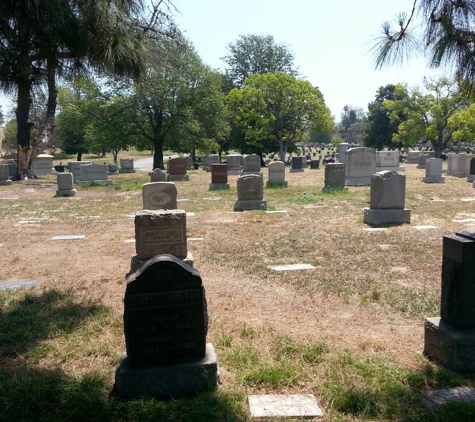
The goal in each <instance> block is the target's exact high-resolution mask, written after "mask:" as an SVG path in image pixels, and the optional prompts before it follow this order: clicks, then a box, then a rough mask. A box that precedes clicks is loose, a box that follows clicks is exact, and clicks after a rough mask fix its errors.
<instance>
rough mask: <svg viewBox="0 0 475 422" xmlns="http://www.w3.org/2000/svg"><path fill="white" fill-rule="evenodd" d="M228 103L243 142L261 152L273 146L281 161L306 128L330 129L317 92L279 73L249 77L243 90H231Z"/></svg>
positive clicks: (306, 84)
mask: <svg viewBox="0 0 475 422" xmlns="http://www.w3.org/2000/svg"><path fill="white" fill-rule="evenodd" d="M227 103H228V108H229V111H230V113H231V114H232V116H233V118H234V121H235V123H236V125H237V126H238V127H239V128H241V130H242V131H243V133H244V134H245V139H246V142H247V143H248V144H250V145H254V146H256V147H260V148H262V146H263V145H264V143H265V142H271V143H273V144H274V145H275V146H276V147H277V148H278V150H279V155H280V158H281V160H282V161H285V154H286V153H287V150H288V149H289V147H291V146H292V145H294V144H295V143H296V142H299V141H300V139H301V138H302V135H303V134H304V132H305V131H307V130H308V129H309V128H311V127H313V128H314V129H316V130H320V131H322V132H329V131H331V130H332V128H333V120H332V118H331V115H330V111H329V109H328V107H327V106H326V105H325V100H324V98H323V95H322V93H321V92H320V90H319V89H318V88H316V87H313V86H312V85H311V84H310V82H308V81H304V80H300V79H297V78H296V77H295V76H291V75H286V74H285V73H282V72H277V73H266V74H263V75H261V74H252V75H250V76H249V77H248V78H247V79H246V80H245V82H244V85H243V87H242V89H238V88H234V89H233V90H231V92H230V93H229V94H228V96H227Z"/></svg>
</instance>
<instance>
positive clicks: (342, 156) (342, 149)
mask: <svg viewBox="0 0 475 422" xmlns="http://www.w3.org/2000/svg"><path fill="white" fill-rule="evenodd" d="M349 148H350V144H347V143H345V142H344V143H341V144H340V145H338V162H339V163H343V164H345V160H346V151H348V149H349Z"/></svg>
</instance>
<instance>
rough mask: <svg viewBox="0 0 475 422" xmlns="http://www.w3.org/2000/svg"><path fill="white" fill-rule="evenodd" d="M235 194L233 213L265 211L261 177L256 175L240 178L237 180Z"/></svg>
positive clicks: (265, 203) (265, 205)
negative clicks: (236, 195) (236, 196)
mask: <svg viewBox="0 0 475 422" xmlns="http://www.w3.org/2000/svg"><path fill="white" fill-rule="evenodd" d="M237 194H238V199H237V201H236V202H235V203H234V211H248V210H264V211H265V210H267V201H266V200H265V199H264V182H263V180H262V176H260V175H258V174H246V175H242V176H240V177H239V178H238V179H237Z"/></svg>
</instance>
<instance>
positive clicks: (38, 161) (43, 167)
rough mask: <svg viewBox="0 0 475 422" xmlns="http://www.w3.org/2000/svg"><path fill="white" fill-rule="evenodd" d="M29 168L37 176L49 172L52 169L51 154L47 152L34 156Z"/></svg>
mask: <svg viewBox="0 0 475 422" xmlns="http://www.w3.org/2000/svg"><path fill="white" fill-rule="evenodd" d="M31 169H32V170H33V173H34V174H36V175H37V176H41V175H43V174H51V173H52V172H53V170H54V168H53V156H52V155H49V154H40V155H38V157H36V158H35V159H34V160H33V162H32V164H31Z"/></svg>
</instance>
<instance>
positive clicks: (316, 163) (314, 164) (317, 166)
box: [310, 159, 320, 170]
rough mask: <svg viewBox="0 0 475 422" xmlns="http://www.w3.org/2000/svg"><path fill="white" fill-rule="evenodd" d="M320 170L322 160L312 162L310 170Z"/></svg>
mask: <svg viewBox="0 0 475 422" xmlns="http://www.w3.org/2000/svg"><path fill="white" fill-rule="evenodd" d="M319 169H320V160H315V159H313V160H311V161H310V170H319Z"/></svg>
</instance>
